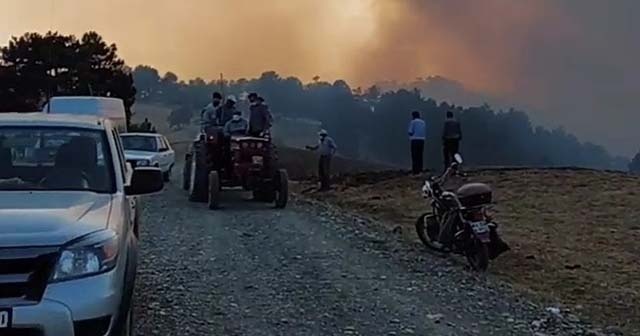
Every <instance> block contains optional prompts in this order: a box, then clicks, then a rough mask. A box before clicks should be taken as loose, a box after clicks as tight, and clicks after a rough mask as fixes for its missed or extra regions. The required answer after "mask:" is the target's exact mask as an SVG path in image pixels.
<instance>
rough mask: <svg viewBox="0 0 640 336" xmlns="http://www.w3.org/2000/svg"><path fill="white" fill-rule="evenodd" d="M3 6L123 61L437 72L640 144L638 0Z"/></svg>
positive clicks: (198, 72)
mask: <svg viewBox="0 0 640 336" xmlns="http://www.w3.org/2000/svg"><path fill="white" fill-rule="evenodd" d="M0 8H1V9H2V11H0V13H2V14H0V21H2V24H0V38H1V39H3V40H6V39H8V37H9V36H10V35H16V34H22V33H24V32H25V31H34V30H36V31H45V30H48V29H51V28H53V29H54V30H59V31H61V32H63V33H76V34H79V33H82V32H84V31H87V30H96V31H98V32H99V33H101V34H102V35H104V36H105V38H106V39H108V40H109V41H113V42H115V43H117V44H118V46H119V47H120V53H121V55H122V56H123V57H124V58H125V59H126V60H127V62H128V63H129V64H131V65H135V64H140V63H143V64H150V65H153V66H155V67H157V68H159V69H162V70H171V71H174V72H176V73H177V74H178V75H179V76H180V77H181V78H193V77H196V76H200V77H203V78H205V79H213V78H216V77H217V76H218V75H219V73H220V72H223V73H224V74H225V76H226V77H228V78H240V77H250V76H251V77H252V76H257V75H259V74H260V73H261V72H263V71H265V70H275V71H277V72H279V73H281V74H283V75H295V76H298V77H300V78H301V79H302V80H305V81H308V80H310V79H311V78H313V77H314V76H316V75H319V76H320V77H321V79H325V80H335V79H339V78H343V79H346V80H348V81H349V83H350V84H352V85H353V86H363V87H364V86H368V85H370V84H372V83H375V82H378V81H384V80H399V81H405V82H410V81H413V80H414V79H415V78H417V77H421V78H423V77H427V76H432V75H440V76H443V77H445V78H448V79H452V80H455V81H458V82H460V83H463V84H464V86H465V87H466V88H468V89H469V90H471V91H473V92H478V93H481V94H479V95H477V96H481V97H497V99H498V100H499V101H500V102H501V103H504V102H507V103H508V104H512V105H514V106H516V107H520V108H523V109H525V110H527V111H528V112H530V114H531V115H532V117H533V119H534V120H535V121H536V122H540V123H543V124H547V125H564V126H566V127H567V128H568V129H569V130H571V131H573V132H576V133H577V134H578V135H580V136H581V138H583V139H586V140H591V141H595V142H598V143H602V144H605V145H606V146H607V147H608V148H609V149H611V150H612V151H613V152H615V153H623V154H626V155H632V154H634V153H635V152H636V151H637V149H638V148H639V147H640V132H638V131H637V125H639V124H640V113H638V109H637V107H636V106H637V104H636V103H635V99H634V98H635V96H636V94H637V93H638V92H639V90H640V83H639V81H640V66H638V60H639V59H640V42H639V41H640V27H638V23H637V20H634V15H637V13H640V1H637V0H616V1H602V0H536V1H513V0H484V1H477V0H324V1H316V0H272V1H257V0H188V1H175V0H154V1H147V0H109V1H98V0H95V1H89V0H0ZM426 94H429V93H428V92H426ZM461 100H463V99H461ZM463 101H464V100H463ZM490 103H491V102H490Z"/></svg>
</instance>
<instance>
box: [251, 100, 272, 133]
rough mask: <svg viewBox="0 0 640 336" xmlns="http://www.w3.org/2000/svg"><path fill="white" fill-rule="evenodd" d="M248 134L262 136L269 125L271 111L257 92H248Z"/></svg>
mask: <svg viewBox="0 0 640 336" xmlns="http://www.w3.org/2000/svg"><path fill="white" fill-rule="evenodd" d="M248 98H249V103H251V105H250V106H249V111H250V113H249V135H251V136H256V137H257V136H262V135H263V134H264V132H265V131H266V130H268V129H269V128H270V127H271V112H270V111H269V106H267V105H266V104H265V103H264V99H262V97H259V96H258V94H257V93H255V92H252V93H250V94H249V97H248Z"/></svg>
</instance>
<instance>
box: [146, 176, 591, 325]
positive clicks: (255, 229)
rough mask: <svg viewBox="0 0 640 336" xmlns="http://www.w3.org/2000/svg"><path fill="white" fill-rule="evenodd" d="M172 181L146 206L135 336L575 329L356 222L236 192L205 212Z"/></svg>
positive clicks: (299, 204)
mask: <svg viewBox="0 0 640 336" xmlns="http://www.w3.org/2000/svg"><path fill="white" fill-rule="evenodd" d="M174 175H176V177H177V175H178V174H177V173H176V174H174ZM177 185H178V182H173V183H172V184H171V185H169V186H168V187H167V189H166V190H165V192H164V193H163V194H161V195H157V196H152V197H150V198H147V199H145V206H144V208H145V209H144V218H145V219H144V226H143V227H142V233H141V245H140V246H141V249H142V255H141V264H140V267H139V274H138V287H137V294H136V302H137V307H136V315H137V320H138V321H137V325H138V327H137V330H138V334H139V335H336V334H344V335H410V334H416V335H528V334H531V335H533V334H534V333H535V332H544V334H540V335H577V334H581V335H582V334H583V333H584V330H578V329H576V326H575V325H573V324H571V323H568V322H567V321H566V320H565V319H564V318H563V319H558V318H556V317H555V314H554V313H548V312H545V310H544V309H543V308H541V307H539V306H537V305H534V304H531V303H529V302H526V301H524V300H520V299H518V298H516V297H512V296H511V294H508V293H510V292H509V291H508V290H507V289H505V288H502V287H500V285H495V284H491V281H488V280H486V279H483V278H479V277H477V276H476V275H474V274H472V273H471V272H466V271H464V270H462V269H461V267H460V265H454V264H452V261H451V259H446V258H440V257H435V256H430V255H427V254H425V253H420V254H412V253H411V252H409V251H404V250H403V247H402V244H400V243H398V242H396V241H395V239H394V238H393V234H391V233H389V232H385V231H379V230H378V229H377V228H376V227H375V225H372V224H370V223H367V222H366V221H363V220H360V219H354V218H351V217H349V216H348V215H344V214H337V213H335V212H331V211H329V210H327V209H323V208H320V207H318V206H313V205H310V204H306V203H304V202H302V201H294V202H293V204H291V206H290V207H288V208H287V209H285V210H274V209H269V208H267V207H265V206H264V205H262V204H255V203H252V202H248V201H243V200H242V199H240V198H239V197H238V196H237V195H236V196H234V197H231V198H229V195H227V196H226V198H225V201H226V202H227V203H226V208H225V209H224V210H219V211H216V212H212V211H210V210H207V208H206V206H205V205H203V204H193V203H189V202H188V201H187V198H186V195H185V194H184V193H183V192H182V191H181V190H179V189H178V187H177Z"/></svg>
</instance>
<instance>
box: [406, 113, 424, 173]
mask: <svg viewBox="0 0 640 336" xmlns="http://www.w3.org/2000/svg"><path fill="white" fill-rule="evenodd" d="M411 117H412V120H411V121H410V122H409V140H410V141H411V163H412V164H411V172H412V173H413V174H420V173H421V172H422V168H423V164H424V159H423V154H424V140H425V138H426V136H427V127H426V124H425V122H424V120H422V119H421V118H420V112H418V111H413V112H411Z"/></svg>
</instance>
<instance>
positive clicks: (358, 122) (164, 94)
mask: <svg viewBox="0 0 640 336" xmlns="http://www.w3.org/2000/svg"><path fill="white" fill-rule="evenodd" d="M134 80H135V83H136V87H137V89H138V101H141V102H145V101H146V102H155V103H163V104H166V105H170V106H180V108H178V109H177V111H176V112H175V113H176V114H178V115H181V114H184V115H185V116H174V118H176V119H187V120H188V119H189V117H191V115H192V114H193V113H195V112H196V111H198V110H199V109H200V108H201V107H202V106H203V105H204V104H206V103H207V102H208V99H209V96H210V94H211V92H212V91H214V90H219V89H220V87H221V85H220V82H219V81H213V82H205V81H204V80H202V79H194V80H189V81H188V82H184V81H180V80H179V79H178V77H177V76H176V75H174V74H172V73H167V74H166V75H164V76H160V75H159V74H158V71H157V70H155V69H153V68H150V67H146V66H139V67H137V68H136V69H135V71H134ZM224 87H225V94H229V93H233V94H236V95H240V94H242V93H243V92H251V91H256V92H259V93H260V94H261V95H263V96H264V97H265V98H266V101H267V103H268V104H269V105H270V106H271V109H272V111H273V112H274V114H276V115H279V116H284V117H292V118H307V119H315V120H319V121H321V122H322V124H323V127H324V128H326V129H328V130H329V132H330V133H331V134H332V135H333V136H334V138H335V139H336V141H337V142H338V144H339V146H340V149H341V151H342V153H343V154H345V155H348V156H352V157H355V158H364V159H372V160H376V161H384V162H389V163H392V164H401V165H404V164H406V163H407V161H408V154H407V135H406V125H407V122H408V120H409V114H410V112H411V111H413V110H419V111H421V112H422V114H423V117H424V118H425V120H426V122H427V124H428V132H429V139H428V141H427V146H426V147H427V149H426V150H427V156H426V157H427V161H428V165H429V166H432V167H440V164H441V158H440V157H441V154H440V153H441V148H440V140H439V138H440V125H442V122H443V120H444V117H445V113H446V111H448V110H454V111H455V112H456V115H457V117H458V118H459V119H460V121H461V122H462V125H463V132H464V140H463V142H462V152H463V154H464V155H465V158H466V160H467V162H469V163H470V164H475V165H483V166H484V165H519V166H520V165H524V166H580V167H589V168H598V169H619V170H626V168H627V160H626V159H625V158H616V157H612V156H611V155H610V154H609V153H608V152H607V151H606V150H605V149H604V148H603V147H601V146H598V145H595V144H592V143H582V142H580V141H579V140H578V139H577V138H576V137H575V136H573V135H572V134H569V133H567V132H566V131H564V130H563V129H562V128H558V129H554V130H549V129H545V128H543V127H535V126H533V125H532V124H531V122H530V120H529V117H528V116H527V114H526V113H524V112H521V111H516V110H508V111H494V110H493V109H492V108H491V107H490V106H488V105H484V106H478V107H467V108H463V107H460V106H455V105H451V104H449V103H446V102H440V103H439V102H436V101H435V100H433V99H426V98H424V96H425V95H428V94H429V93H428V92H424V93H422V94H421V92H419V91H417V90H398V91H391V92H386V93H381V92H380V90H378V89H377V88H376V87H371V88H369V89H366V90H361V89H360V88H357V89H353V88H351V87H349V85H348V84H347V83H346V82H344V81H336V82H334V83H327V82H323V81H320V80H319V79H318V78H316V79H315V81H313V82H311V83H307V84H305V83H302V82H301V81H300V80H299V79H297V78H295V77H288V78H282V77H280V76H279V75H278V74H277V73H275V72H265V73H263V74H262V75H261V76H260V77H259V78H254V79H238V80H231V81H225V82H224Z"/></svg>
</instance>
